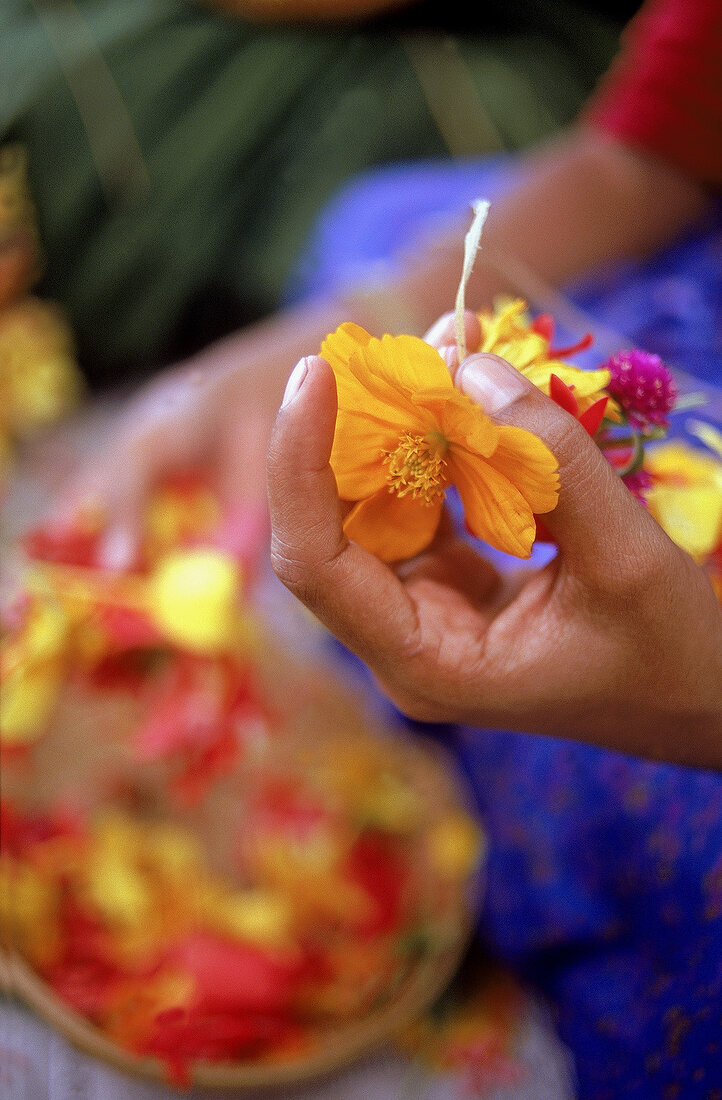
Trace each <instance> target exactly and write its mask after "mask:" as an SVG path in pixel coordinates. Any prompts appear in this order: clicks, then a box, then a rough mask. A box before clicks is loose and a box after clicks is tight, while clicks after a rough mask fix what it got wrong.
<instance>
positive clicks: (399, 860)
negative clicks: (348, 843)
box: [349, 833, 408, 935]
mask: <svg viewBox="0 0 722 1100" xmlns="http://www.w3.org/2000/svg"><path fill="white" fill-rule="evenodd" d="M349 872H350V875H351V878H352V879H353V881H354V882H356V883H357V884H358V885H359V886H361V887H362V888H363V890H364V891H365V892H366V893H367V894H368V895H369V897H370V898H371V899H372V900H373V902H374V907H373V913H372V914H371V916H370V917H369V918H368V919H367V920H366V921H365V922H364V924H363V927H362V929H361V931H362V932H364V933H366V935H377V934H379V933H383V932H390V931H392V930H393V929H394V928H397V927H398V925H399V922H400V920H401V917H402V909H403V898H404V892H405V888H406V885H407V883H408V866H407V864H406V861H405V860H404V859H403V857H402V854H401V852H400V850H399V848H398V846H397V845H395V844H394V843H393V841H392V840H391V839H390V838H389V837H386V836H383V835H382V834H373V833H365V834H362V835H361V836H360V837H359V839H358V840H357V841H356V843H355V844H354V846H353V848H352V850H351V852H350V854H349Z"/></svg>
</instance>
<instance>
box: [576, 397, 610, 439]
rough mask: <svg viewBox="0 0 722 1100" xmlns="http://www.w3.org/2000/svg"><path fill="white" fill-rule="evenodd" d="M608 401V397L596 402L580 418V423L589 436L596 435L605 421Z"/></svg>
mask: <svg viewBox="0 0 722 1100" xmlns="http://www.w3.org/2000/svg"><path fill="white" fill-rule="evenodd" d="M608 401H609V398H608V397H600V398H599V400H598V401H595V402H594V404H593V405H590V406H589V408H588V409H585V410H584V412H583V413H582V415H581V416H580V417H579V423H580V424H581V425H582V427H583V428H585V429H586V431H587V432H588V433H589V435H595V434H596V432H597V429H598V428H599V425H600V424H601V423H602V421H603V420H604V413H605V412H606V409H607V402H608Z"/></svg>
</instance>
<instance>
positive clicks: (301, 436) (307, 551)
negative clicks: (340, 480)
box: [268, 356, 418, 674]
mask: <svg viewBox="0 0 722 1100" xmlns="http://www.w3.org/2000/svg"><path fill="white" fill-rule="evenodd" d="M335 422H336V387H335V380H334V377H333V372H332V371H331V368H330V366H329V365H328V363H326V361H325V360H323V359H320V358H319V357H318V356H309V357H308V358H306V359H302V360H301V361H300V363H299V364H298V365H297V366H296V367H295V369H294V371H293V372H292V374H291V377H290V378H289V381H288V385H287V388H286V394H285V396H284V401H283V404H282V406H281V409H280V410H279V412H278V415H277V417H276V421H275V423H274V426H273V430H272V433H271V441H270V445H269V451H268V500H269V508H270V516H271V530H272V536H271V561H272V565H273V568H274V571H275V572H276V574H277V576H278V577H279V578H280V580H281V581H282V582H283V584H285V585H286V587H287V588H288V589H289V590H290V591H291V592H292V593H293V594H294V595H295V596H297V597H298V598H299V599H300V600H301V602H302V603H304V604H305V605H306V606H307V607H308V608H309V609H310V610H311V611H312V612H313V613H314V614H315V615H316V616H317V618H318V619H320V621H321V622H323V623H324V624H325V625H326V626H327V627H328V628H329V629H330V630H331V631H332V633H334V634H335V635H336V636H337V637H338V638H339V639H340V640H341V641H342V642H343V643H344V644H345V645H347V646H348V647H349V649H351V650H353V651H354V652H355V653H357V654H358V656H360V657H361V658H362V659H363V660H366V661H367V663H368V664H370V665H371V666H372V667H373V668H374V669H375V670H376V671H377V672H381V673H382V674H383V672H384V671H386V670H387V669H390V668H392V667H393V666H395V665H396V664H397V663H398V662H399V660H400V659H403V656H404V654H408V653H409V652H411V651H413V649H414V647H415V646H416V639H417V632H418V621H417V616H416V612H415V609H414V606H413V604H412V602H411V600H410V599H409V597H408V595H407V593H406V592H405V590H404V587H403V585H402V584H401V582H400V581H399V579H398V578H397V577H396V575H395V574H394V573H393V571H392V570H391V569H389V568H388V566H386V565H384V564H383V563H382V562H380V561H379V560H378V559H377V558H375V557H374V556H373V555H372V554H369V553H368V552H367V551H366V550H364V549H363V548H362V547H360V546H357V545H356V544H354V543H351V542H349V541H348V539H347V538H346V536H345V535H344V533H343V525H342V518H341V509H340V506H339V499H338V493H337V491H336V481H335V478H334V475H333V471H332V470H331V467H330V465H329V457H330V454H331V445H332V443H333V435H334V428H335Z"/></svg>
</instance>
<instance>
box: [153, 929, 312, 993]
mask: <svg viewBox="0 0 722 1100" xmlns="http://www.w3.org/2000/svg"><path fill="white" fill-rule="evenodd" d="M168 962H169V963H170V965H171V966H172V967H174V968H175V967H176V966H179V967H180V968H181V970H182V971H183V972H184V973H187V974H189V975H191V977H193V979H194V980H195V990H196V991H195V995H194V1000H193V1005H192V1008H191V1011H194V1012H202V1013H223V1012H230V1013H240V1012H260V1013H264V1012H266V1013H278V1012H283V1011H285V1010H287V1009H288V1008H289V1007H290V1006H291V1004H292V1000H293V995H294V994H295V992H296V989H297V986H298V983H299V980H300V978H301V975H302V968H301V962H300V960H299V959H297V958H296V957H295V956H294V957H293V958H286V957H284V956H282V955H281V953H280V952H275V953H274V954H271V952H269V951H264V950H263V949H262V948H260V947H255V946H253V945H251V944H243V943H238V942H237V941H233V940H228V939H224V938H223V937H221V936H214V935H212V934H211V933H205V932H197V933H192V934H191V935H189V936H187V937H186V939H185V940H183V941H181V942H180V943H178V944H176V945H175V947H174V948H173V949H172V950H171V951H170V953H169V957H168Z"/></svg>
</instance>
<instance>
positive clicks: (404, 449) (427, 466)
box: [383, 432, 448, 504]
mask: <svg viewBox="0 0 722 1100" xmlns="http://www.w3.org/2000/svg"><path fill="white" fill-rule="evenodd" d="M447 446H448V444H447V442H446V440H445V439H444V438H443V436H441V435H439V434H438V433H434V435H433V436H422V435H413V434H412V433H411V432H404V434H403V435H402V436H401V438H400V439H399V444H398V447H397V448H396V449H395V450H394V451H384V459H383V460H384V463H385V464H386V465H387V466H388V468H389V472H388V474H387V478H386V480H387V482H388V486H389V492H390V493H396V495H397V496H398V497H405V496H409V495H411V496H412V497H413V498H414V499H420V500H422V501H424V503H426V504H433V503H434V501H435V500H436V499H437V498H438V497H440V496H442V495H443V493H444V489H445V487H446V475H445V469H446V459H445V458H444V454H445V453H446V448H447Z"/></svg>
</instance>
